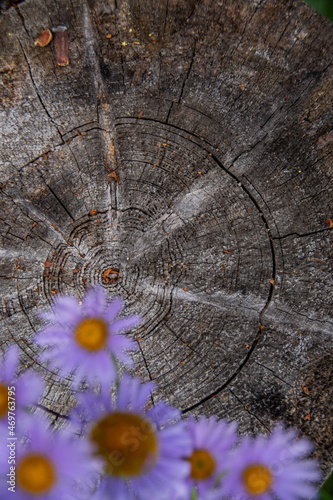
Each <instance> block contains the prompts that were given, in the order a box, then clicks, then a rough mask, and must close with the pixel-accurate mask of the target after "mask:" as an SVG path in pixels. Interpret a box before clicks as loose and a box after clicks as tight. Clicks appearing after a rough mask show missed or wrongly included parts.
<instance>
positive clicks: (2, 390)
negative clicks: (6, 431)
mask: <svg viewBox="0 0 333 500" xmlns="http://www.w3.org/2000/svg"><path fill="white" fill-rule="evenodd" d="M7 412H8V388H7V386H5V385H3V384H0V418H1V417H3V416H4V415H6V413H7Z"/></svg>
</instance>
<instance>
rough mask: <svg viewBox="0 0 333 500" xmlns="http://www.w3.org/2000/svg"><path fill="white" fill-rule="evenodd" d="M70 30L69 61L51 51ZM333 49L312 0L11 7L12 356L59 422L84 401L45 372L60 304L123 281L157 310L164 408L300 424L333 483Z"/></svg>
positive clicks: (146, 344)
mask: <svg viewBox="0 0 333 500" xmlns="http://www.w3.org/2000/svg"><path fill="white" fill-rule="evenodd" d="M58 25H64V26H66V27H67V28H68V36H69V65H68V66H66V67H61V66H58V65H57V63H56V59H55V53H54V43H53V42H51V44H50V45H48V46H46V47H39V46H35V45H34V41H35V39H36V38H37V36H38V35H39V34H40V33H41V32H42V31H43V30H44V29H47V28H49V29H51V28H52V27H55V26H58ZM107 35H111V37H108V36H107ZM332 36H333V28H332V24H331V23H330V22H329V21H328V20H325V19H324V18H323V17H322V16H321V15H319V14H318V13H316V12H315V11H314V10H312V9H311V8H310V7H308V6H306V5H305V4H304V3H302V2H301V1H298V0H297V1H295V0H284V1H281V0H271V1H268V0H267V1H266V0H261V1H260V0H251V1H249V0H220V1H217V0H203V1H197V0H191V1H178V0H159V1H157V0H127V1H126V0H97V1H92V0H91V1H87V0H72V1H71V2H68V0H57V1H54V0H52V1H51V0H27V1H25V2H23V3H20V4H19V5H18V6H17V8H16V9H10V10H8V11H6V12H4V13H2V15H1V18H0V46H1V47H2V50H1V55H0V75H1V79H2V85H1V87H0V88H1V111H0V122H1V130H2V147H1V153H0V159H1V170H0V172H1V181H0V182H1V246H2V248H1V250H0V251H1V270H0V293H1V315H2V323H1V342H2V344H1V345H2V348H3V349H5V348H6V347H7V346H8V345H9V344H12V343H13V342H16V343H17V344H18V345H19V346H20V347H21V349H22V352H23V360H24V363H23V365H22V369H25V368H24V365H26V366H32V367H33V369H35V370H36V371H38V372H40V373H42V374H43V375H44V377H45V379H46V381H47V384H48V390H47V392H46V394H45V395H44V398H43V406H44V407H45V408H46V409H49V410H50V411H51V412H53V413H52V414H53V415H54V417H55V418H57V419H58V421H59V422H60V421H61V417H59V416H58V414H61V415H63V414H66V413H68V411H69V408H70V407H71V405H73V401H74V397H73V394H72V393H71V390H70V385H69V381H65V382H62V381H60V380H59V378H58V377H57V376H56V375H55V374H54V373H51V372H50V371H49V370H48V369H47V367H46V366H41V365H40V364H39V362H38V359H37V356H38V349H37V347H36V345H35V344H34V343H33V341H32V338H33V335H34V332H36V331H37V330H38V329H39V328H40V327H41V325H42V323H41V320H40V319H39V317H38V312H39V311H40V310H41V309H45V310H49V309H50V307H51V305H52V303H53V301H54V299H55V297H56V296H57V294H64V293H70V294H74V295H76V296H77V297H82V296H83V295H84V293H85V290H86V289H88V288H89V287H90V286H92V285H93V284H95V283H101V284H102V286H103V287H105V289H107V291H108V293H109V296H110V298H112V297H114V296H116V295H121V296H122V297H123V298H124V299H125V301H126V304H127V311H126V312H127V313H131V312H136V313H140V314H143V315H144V323H143V326H141V327H139V328H138V329H137V330H136V331H135V332H133V333H132V335H133V336H134V337H135V338H136V339H137V342H138V344H139V351H138V353H137V354H136V356H135V363H136V364H135V372H136V373H137V374H138V375H140V376H141V377H142V378H143V379H144V380H148V379H152V380H154V381H155V382H156V383H157V384H158V389H157V392H156V395H155V400H158V399H160V398H166V399H167V400H168V401H169V402H170V403H172V404H174V405H176V406H177V407H179V408H181V409H182V410H183V411H184V413H186V414H188V412H189V411H192V412H193V413H195V414H197V415H199V414H205V415H210V414H212V413H215V414H217V415H218V416H219V417H223V418H227V419H237V420H238V422H239V426H240V431H241V432H242V433H252V432H267V431H269V430H270V429H271V428H272V426H273V425H274V424H275V423H276V422H277V421H286V422H287V423H288V424H291V425H296V426H297V427H298V428H299V429H300V430H301V432H302V433H303V434H304V435H307V436H309V437H310V438H311V439H312V440H314V442H315V444H316V452H315V453H316V454H317V456H319V457H320V458H321V460H322V467H323V469H324V471H325V472H328V471H329V469H330V467H331V463H332V462H331V451H332V412H331V405H332V399H331V398H332V385H331V381H332V373H331V372H332V363H331V359H332V356H331V355H332V350H333V349H332V323H333V319H332V295H333V293H332V291H333V290H332V288H333V287H332V274H331V273H332V253H333V246H332V229H330V228H329V226H328V224H327V223H325V221H326V219H328V218H332V215H333V197H332V180H333V163H332V144H333V131H332V99H333V88H332V65H331V62H332V50H331V41H332ZM110 269H112V271H116V272H111V271H109V270H110Z"/></svg>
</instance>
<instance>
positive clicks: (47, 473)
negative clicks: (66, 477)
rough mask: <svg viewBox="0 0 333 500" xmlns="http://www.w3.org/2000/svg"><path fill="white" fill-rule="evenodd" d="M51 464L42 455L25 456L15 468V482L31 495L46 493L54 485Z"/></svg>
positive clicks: (54, 476)
mask: <svg viewBox="0 0 333 500" xmlns="http://www.w3.org/2000/svg"><path fill="white" fill-rule="evenodd" d="M55 480H56V475H55V471H54V467H53V464H52V463H51V462H50V460H49V459H48V458H46V457H44V456H43V455H38V454H29V455H27V456H25V457H24V458H23V459H22V460H21V461H20V462H19V465H18V468H17V481H18V483H19V485H20V486H21V488H23V489H24V490H26V491H27V492H29V493H31V494H42V493H46V491H47V490H49V489H50V487H51V486H52V485H53V484H54V483H55Z"/></svg>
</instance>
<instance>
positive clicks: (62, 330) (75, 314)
mask: <svg viewBox="0 0 333 500" xmlns="http://www.w3.org/2000/svg"><path fill="white" fill-rule="evenodd" d="M122 308H123V301H122V299H121V298H119V297H118V298H116V299H114V300H113V301H112V302H111V304H110V305H109V306H107V294H106V292H105V291H104V290H103V289H102V288H101V287H100V286H97V287H96V288H95V289H93V290H90V291H89V292H88V293H87V294H86V296H85V298H84V300H83V302H82V305H80V303H79V301H78V300H77V299H76V298H75V297H72V296H62V297H59V298H58V300H57V301H56V304H55V306H54V308H53V312H52V313H48V314H43V318H44V319H47V320H49V321H51V322H53V323H55V324H54V325H51V326H47V327H46V328H44V329H43V330H42V331H41V332H39V333H38V334H37V335H36V337H35V340H36V342H37V343H38V344H39V345H41V346H51V349H50V350H47V351H45V352H43V353H42V354H41V356H40V359H41V360H42V361H50V363H51V366H52V367H53V368H55V369H59V371H60V375H61V376H63V377H65V376H67V375H68V374H69V373H73V374H74V377H73V386H74V388H77V387H78V386H79V385H80V383H81V382H84V381H87V382H89V383H95V382H97V383H99V384H101V385H102V386H103V387H104V388H108V387H109V386H110V384H111V383H112V382H114V380H115V379H116V376H117V371H116V366H115V363H114V359H111V358H112V357H113V358H116V359H118V360H120V361H121V362H123V363H124V364H125V365H127V366H131V364H132V360H131V358H130V356H129V355H128V354H127V353H126V352H125V351H128V350H135V349H136V348H137V345H136V344H135V342H133V341H132V340H131V339H130V338H129V337H127V336H124V335H118V333H119V332H122V331H124V330H128V329H129V328H132V327H133V326H136V325H137V324H138V323H139V322H140V321H141V318H140V317H139V316H127V317H125V318H119V319H116V318H117V316H118V315H119V313H120V311H121V310H122Z"/></svg>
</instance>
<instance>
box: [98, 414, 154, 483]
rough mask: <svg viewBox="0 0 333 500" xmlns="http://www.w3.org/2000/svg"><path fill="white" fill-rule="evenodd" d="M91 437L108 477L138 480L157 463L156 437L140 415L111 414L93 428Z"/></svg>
mask: <svg viewBox="0 0 333 500" xmlns="http://www.w3.org/2000/svg"><path fill="white" fill-rule="evenodd" d="M90 437H91V439H92V441H93V442H94V443H95V444H96V445H97V454H98V455H100V456H101V457H103V458H104V460H105V465H106V472H107V473H109V474H113V475H116V476H138V475H139V474H141V473H142V472H146V470H147V469H149V468H150V467H151V466H152V465H154V463H155V461H156V457H157V451H158V444H157V438H156V434H155V432H154V430H153V428H152V426H151V424H150V423H149V422H148V421H147V420H145V419H144V418H142V417H140V416H139V415H135V414H132V413H125V412H113V413H110V414H109V415H107V416H106V417H104V418H103V419H102V420H100V421H99V422H98V423H97V424H96V425H95V426H94V428H93V429H92V431H91V435H90Z"/></svg>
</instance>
